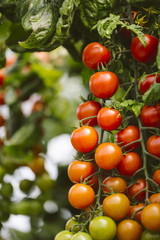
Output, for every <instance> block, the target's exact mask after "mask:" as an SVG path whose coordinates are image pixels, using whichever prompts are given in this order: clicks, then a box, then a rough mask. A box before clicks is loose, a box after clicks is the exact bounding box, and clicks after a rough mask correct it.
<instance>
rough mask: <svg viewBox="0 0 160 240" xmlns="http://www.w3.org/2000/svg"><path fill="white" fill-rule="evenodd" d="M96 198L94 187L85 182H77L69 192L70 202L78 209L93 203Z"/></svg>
mask: <svg viewBox="0 0 160 240" xmlns="http://www.w3.org/2000/svg"><path fill="white" fill-rule="evenodd" d="M94 198H95V193H94V190H93V188H92V187H90V186H88V185H86V184H83V183H76V184H75V185H73V186H72V187H71V188H70V190H69V193H68V199H69V202H70V204H71V205H72V206H73V207H74V208H77V209H84V208H86V207H88V206H89V205H91V204H92V203H93V201H94Z"/></svg>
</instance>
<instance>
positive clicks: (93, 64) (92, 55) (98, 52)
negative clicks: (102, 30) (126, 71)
mask: <svg viewBox="0 0 160 240" xmlns="http://www.w3.org/2000/svg"><path fill="white" fill-rule="evenodd" d="M110 58H111V54H110V51H109V50H108V49H107V48H106V47H104V46H103V45H101V44H100V43H98V42H92V43H90V44H88V45H87V46H86V47H85V49H84V50H83V53H82V60H83V62H84V64H85V65H86V66H87V67H88V68H91V69H93V70H97V68H98V67H99V66H101V63H102V64H103V65H106V64H107V63H108V62H109V61H110Z"/></svg>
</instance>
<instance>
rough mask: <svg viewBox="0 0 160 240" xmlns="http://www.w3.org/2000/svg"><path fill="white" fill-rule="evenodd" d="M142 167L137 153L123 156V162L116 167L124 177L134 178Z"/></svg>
mask: <svg viewBox="0 0 160 240" xmlns="http://www.w3.org/2000/svg"><path fill="white" fill-rule="evenodd" d="M141 166H142V160H141V158H140V156H139V155H138V154H137V153H136V152H129V153H126V154H125V155H124V156H123V159H122V161H121V162H120V164H119V165H118V166H117V167H116V169H117V171H118V172H119V173H120V174H121V175H123V176H128V177H129V176H132V175H133V174H134V173H135V172H136V171H137V170H139V169H140V168H141Z"/></svg>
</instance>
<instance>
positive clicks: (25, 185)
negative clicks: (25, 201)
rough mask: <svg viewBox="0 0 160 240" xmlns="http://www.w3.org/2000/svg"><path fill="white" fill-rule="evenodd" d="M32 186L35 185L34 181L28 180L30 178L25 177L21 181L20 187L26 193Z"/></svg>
mask: <svg viewBox="0 0 160 240" xmlns="http://www.w3.org/2000/svg"><path fill="white" fill-rule="evenodd" d="M32 186H33V181H31V180H28V179H23V180H22V181H20V183H19V188H20V189H21V191H22V192H24V193H29V191H30V190H31V188H32Z"/></svg>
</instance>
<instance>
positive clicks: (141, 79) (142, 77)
mask: <svg viewBox="0 0 160 240" xmlns="http://www.w3.org/2000/svg"><path fill="white" fill-rule="evenodd" d="M145 79H146V73H145V72H144V73H143V75H142V76H141V78H140V81H139V83H138V90H139V89H140V86H141V83H142V82H143V81H144V80H145Z"/></svg>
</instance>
